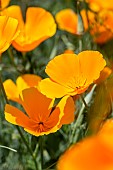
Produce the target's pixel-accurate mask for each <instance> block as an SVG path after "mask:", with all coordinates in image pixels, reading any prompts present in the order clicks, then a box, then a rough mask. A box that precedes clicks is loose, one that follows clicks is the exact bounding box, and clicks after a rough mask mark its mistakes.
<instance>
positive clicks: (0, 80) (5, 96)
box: [0, 75, 38, 170]
mask: <svg viewBox="0 0 113 170" xmlns="http://www.w3.org/2000/svg"><path fill="white" fill-rule="evenodd" d="M0 86H1V89H2V92H3V95H4V98H5V100H6V103H7V104H9V101H8V99H7V95H6V93H5V89H4V86H3V83H2V79H1V75H0ZM16 128H17V130H18V132H19V134H20V136H21V138H22V140H23V142H24V144H25V145H26V147H27V149H28V151H29V153H30V154H31V156H32V158H33V161H34V164H35V168H36V170H38V167H37V162H36V159H35V157H34V155H33V152H32V150H31V148H30V147H29V145H28V143H27V141H26V139H25V137H24V135H23V133H22V131H21V130H20V128H19V127H18V126H16Z"/></svg>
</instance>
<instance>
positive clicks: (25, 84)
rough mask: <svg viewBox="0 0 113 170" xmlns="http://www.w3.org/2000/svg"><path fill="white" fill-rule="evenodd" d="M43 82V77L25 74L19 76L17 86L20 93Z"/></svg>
mask: <svg viewBox="0 0 113 170" xmlns="http://www.w3.org/2000/svg"><path fill="white" fill-rule="evenodd" d="M40 81H41V77H39V76H37V75H33V74H24V75H22V76H19V77H18V78H17V80H16V84H17V87H18V90H19V92H21V91H22V90H24V89H26V88H29V87H34V86H38V83H39V82H40Z"/></svg>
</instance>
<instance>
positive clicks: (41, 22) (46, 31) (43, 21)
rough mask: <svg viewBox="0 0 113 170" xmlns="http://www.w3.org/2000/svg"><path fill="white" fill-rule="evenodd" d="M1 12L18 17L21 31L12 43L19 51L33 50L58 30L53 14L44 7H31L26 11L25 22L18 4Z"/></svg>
mask: <svg viewBox="0 0 113 170" xmlns="http://www.w3.org/2000/svg"><path fill="white" fill-rule="evenodd" d="M1 14H2V15H8V16H11V17H14V18H16V19H18V22H19V27H18V28H19V29H20V30H21V32H20V34H19V36H18V37H17V38H16V39H15V41H13V43H12V45H13V46H14V48H16V49H17V50H18V51H23V52H27V51H31V50H33V49H34V48H36V47H37V46H38V45H39V44H40V43H41V42H43V41H44V40H46V39H48V38H49V37H51V36H53V35H54V34H55V32H56V24H55V21H54V18H53V16H52V15H51V14H50V13H49V12H47V11H46V10H45V9H43V8H39V7H29V8H28V9H27V12H26V21H25V22H24V20H23V16H22V11H21V9H20V7H19V6H16V5H13V6H10V7H8V8H7V9H5V10H3V11H2V12H1Z"/></svg>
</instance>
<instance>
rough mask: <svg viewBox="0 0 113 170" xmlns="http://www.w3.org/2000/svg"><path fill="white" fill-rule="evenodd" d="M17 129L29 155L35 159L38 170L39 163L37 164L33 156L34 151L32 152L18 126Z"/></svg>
mask: <svg viewBox="0 0 113 170" xmlns="http://www.w3.org/2000/svg"><path fill="white" fill-rule="evenodd" d="M16 128H17V130H18V132H19V134H20V136H21V138H22V140H23V142H24V144H25V145H26V147H27V149H28V151H29V153H30V154H31V156H32V158H33V161H34V164H35V168H36V170H38V167H37V162H36V159H35V156H34V155H33V152H32V150H31V148H30V147H29V145H28V143H27V141H26V139H25V137H24V135H23V133H22V131H21V130H20V128H19V127H18V126H16Z"/></svg>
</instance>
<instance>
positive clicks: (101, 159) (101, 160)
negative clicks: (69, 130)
mask: <svg viewBox="0 0 113 170" xmlns="http://www.w3.org/2000/svg"><path fill="white" fill-rule="evenodd" d="M112 132H113V120H112V119H111V120H109V121H107V122H106V123H105V125H104V126H103V128H102V130H101V131H100V132H99V134H97V135H95V136H93V137H89V138H86V139H84V140H83V141H81V142H79V143H77V144H75V145H73V146H72V147H70V148H69V149H68V150H67V151H66V152H65V153H64V154H63V155H62V156H61V157H60V159H59V161H58V165H57V170H69V169H70V170H112V169H113V133H112Z"/></svg>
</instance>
